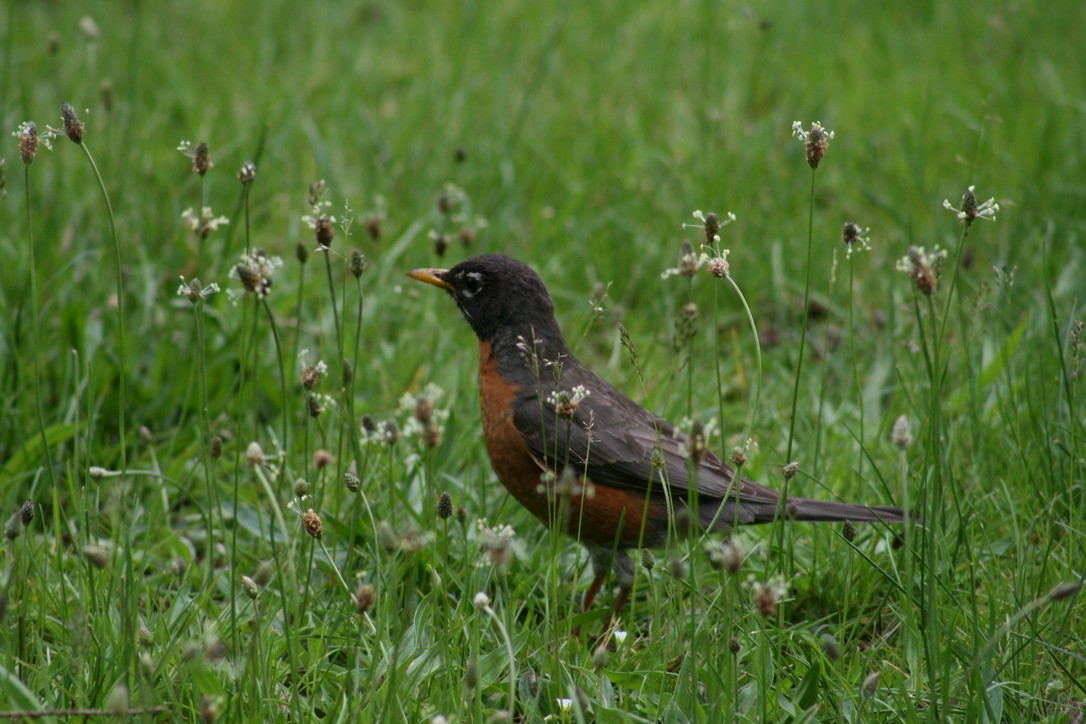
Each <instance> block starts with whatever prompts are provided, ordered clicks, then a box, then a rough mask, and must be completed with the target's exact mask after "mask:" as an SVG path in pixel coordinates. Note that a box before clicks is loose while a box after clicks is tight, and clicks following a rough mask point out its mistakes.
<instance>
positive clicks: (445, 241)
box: [429, 229, 449, 257]
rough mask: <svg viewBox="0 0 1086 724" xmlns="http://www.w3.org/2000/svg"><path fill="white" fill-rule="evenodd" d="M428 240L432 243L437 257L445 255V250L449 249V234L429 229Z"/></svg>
mask: <svg viewBox="0 0 1086 724" xmlns="http://www.w3.org/2000/svg"><path fill="white" fill-rule="evenodd" d="M429 237H430V241H432V242H433V243H434V253H435V254H437V255H438V256H439V257H441V256H445V252H446V251H448V250H449V236H448V234H442V233H441V232H439V231H435V230H434V229H430V234H429Z"/></svg>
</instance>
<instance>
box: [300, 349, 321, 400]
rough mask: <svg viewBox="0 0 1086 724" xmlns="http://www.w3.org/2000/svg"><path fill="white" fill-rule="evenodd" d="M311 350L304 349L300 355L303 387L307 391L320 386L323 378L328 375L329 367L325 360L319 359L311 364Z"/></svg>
mask: <svg viewBox="0 0 1086 724" xmlns="http://www.w3.org/2000/svg"><path fill="white" fill-rule="evenodd" d="M308 360H309V350H308V349H303V350H302V351H301V352H299V353H298V361H299V362H300V363H301V365H302V375H301V382H302V387H303V388H304V389H306V390H312V389H315V388H316V387H317V385H318V384H320V381H321V378H322V377H326V376H327V375H328V365H327V364H325V362H324V360H322V359H318V360H317V361H316V362H314V363H312V364H310V363H309V361H308Z"/></svg>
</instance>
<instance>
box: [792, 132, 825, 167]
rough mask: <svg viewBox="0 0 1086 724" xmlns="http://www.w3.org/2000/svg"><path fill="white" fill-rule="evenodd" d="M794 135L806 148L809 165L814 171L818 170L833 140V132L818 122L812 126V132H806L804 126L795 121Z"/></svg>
mask: <svg viewBox="0 0 1086 724" xmlns="http://www.w3.org/2000/svg"><path fill="white" fill-rule="evenodd" d="M792 135H793V136H795V137H796V138H798V139H799V141H800V143H802V144H803V145H804V147H806V149H807V165H808V166H810V167H811V168H812V169H816V168H818V164H819V163H821V162H822V156H823V155H824V154H825V153H826V149H827V148H829V147H830V141H831V140H833V131H827V130H826V129H825V128H823V127H822V124H821V123H819V122H818V121H815V122H814V123H812V124H811V130H809V131H804V130H803V124H802V123H800V122H799V121H795V122H794V123H792Z"/></svg>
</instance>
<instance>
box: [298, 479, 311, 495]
mask: <svg viewBox="0 0 1086 724" xmlns="http://www.w3.org/2000/svg"><path fill="white" fill-rule="evenodd" d="M309 488H310V485H309V481H308V480H306V479H305V478H298V479H297V480H295V481H294V495H295V496H296V497H298V498H304V497H305V496H307V495H309Z"/></svg>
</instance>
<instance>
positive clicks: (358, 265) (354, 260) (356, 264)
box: [347, 249, 368, 279]
mask: <svg viewBox="0 0 1086 724" xmlns="http://www.w3.org/2000/svg"><path fill="white" fill-rule="evenodd" d="M367 266H368V265H367V264H366V259H365V257H363V256H362V252H360V251H359V250H358V249H355V250H354V251H352V252H351V256H350V257H349V258H348V259H347V268H348V269H350V270H351V274H354V278H355V279H358V278H359V277H361V276H362V274H363V273H365V271H366V267H367Z"/></svg>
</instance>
